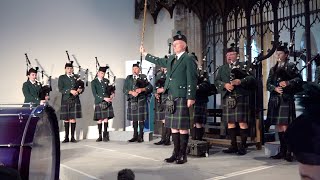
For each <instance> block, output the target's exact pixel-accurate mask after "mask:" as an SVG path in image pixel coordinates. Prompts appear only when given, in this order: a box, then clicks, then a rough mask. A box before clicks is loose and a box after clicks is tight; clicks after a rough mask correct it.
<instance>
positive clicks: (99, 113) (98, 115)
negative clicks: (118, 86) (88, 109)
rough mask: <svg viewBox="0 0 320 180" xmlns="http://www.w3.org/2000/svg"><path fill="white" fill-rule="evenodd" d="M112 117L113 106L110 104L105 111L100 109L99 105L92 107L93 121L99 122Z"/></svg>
mask: <svg viewBox="0 0 320 180" xmlns="http://www.w3.org/2000/svg"><path fill="white" fill-rule="evenodd" d="M113 117H114V112H113V106H112V104H111V105H110V106H108V107H107V108H106V109H102V107H101V104H95V105H94V115H93V120H94V121H99V120H102V119H106V118H108V119H111V118H113Z"/></svg>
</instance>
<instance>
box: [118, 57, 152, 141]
mask: <svg viewBox="0 0 320 180" xmlns="http://www.w3.org/2000/svg"><path fill="white" fill-rule="evenodd" d="M152 90H153V86H152V85H151V84H150V83H149V81H148V79H147V76H146V75H145V74H140V67H139V63H136V64H133V65H132V75H128V76H127V77H126V80H125V83H124V86H123V93H124V94H125V95H127V101H128V108H127V120H128V121H132V123H133V129H134V132H133V138H132V139H130V140H129V142H136V141H138V142H143V141H144V140H143V129H144V121H145V120H146V119H147V118H148V112H147V98H148V95H149V94H150V93H151V92H152ZM138 126H139V135H138Z"/></svg>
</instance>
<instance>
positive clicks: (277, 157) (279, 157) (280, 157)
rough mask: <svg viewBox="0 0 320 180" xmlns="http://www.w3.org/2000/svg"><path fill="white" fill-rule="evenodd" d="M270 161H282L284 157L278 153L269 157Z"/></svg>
mask: <svg viewBox="0 0 320 180" xmlns="http://www.w3.org/2000/svg"><path fill="white" fill-rule="evenodd" d="M270 158H271V159H282V158H284V155H283V153H282V152H279V153H278V154H276V155H274V156H270Z"/></svg>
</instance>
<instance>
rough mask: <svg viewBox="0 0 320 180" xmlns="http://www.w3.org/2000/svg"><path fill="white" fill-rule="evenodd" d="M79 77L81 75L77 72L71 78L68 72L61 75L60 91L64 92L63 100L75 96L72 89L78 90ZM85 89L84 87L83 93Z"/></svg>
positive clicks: (59, 80)
mask: <svg viewBox="0 0 320 180" xmlns="http://www.w3.org/2000/svg"><path fill="white" fill-rule="evenodd" d="M77 79H79V76H78V75H76V74H74V75H73V77H72V78H69V77H68V76H67V75H66V74H63V75H61V76H59V79H58V88H59V92H60V93H62V100H67V99H69V98H70V97H71V96H73V95H72V94H71V93H70V91H71V90H77V88H75V85H76V81H77ZM83 91H84V87H83V90H82V92H81V93H83Z"/></svg>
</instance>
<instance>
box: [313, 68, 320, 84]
mask: <svg viewBox="0 0 320 180" xmlns="http://www.w3.org/2000/svg"><path fill="white" fill-rule="evenodd" d="M314 82H315V83H316V84H319V83H320V66H318V67H317V68H316V72H315V76H314Z"/></svg>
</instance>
